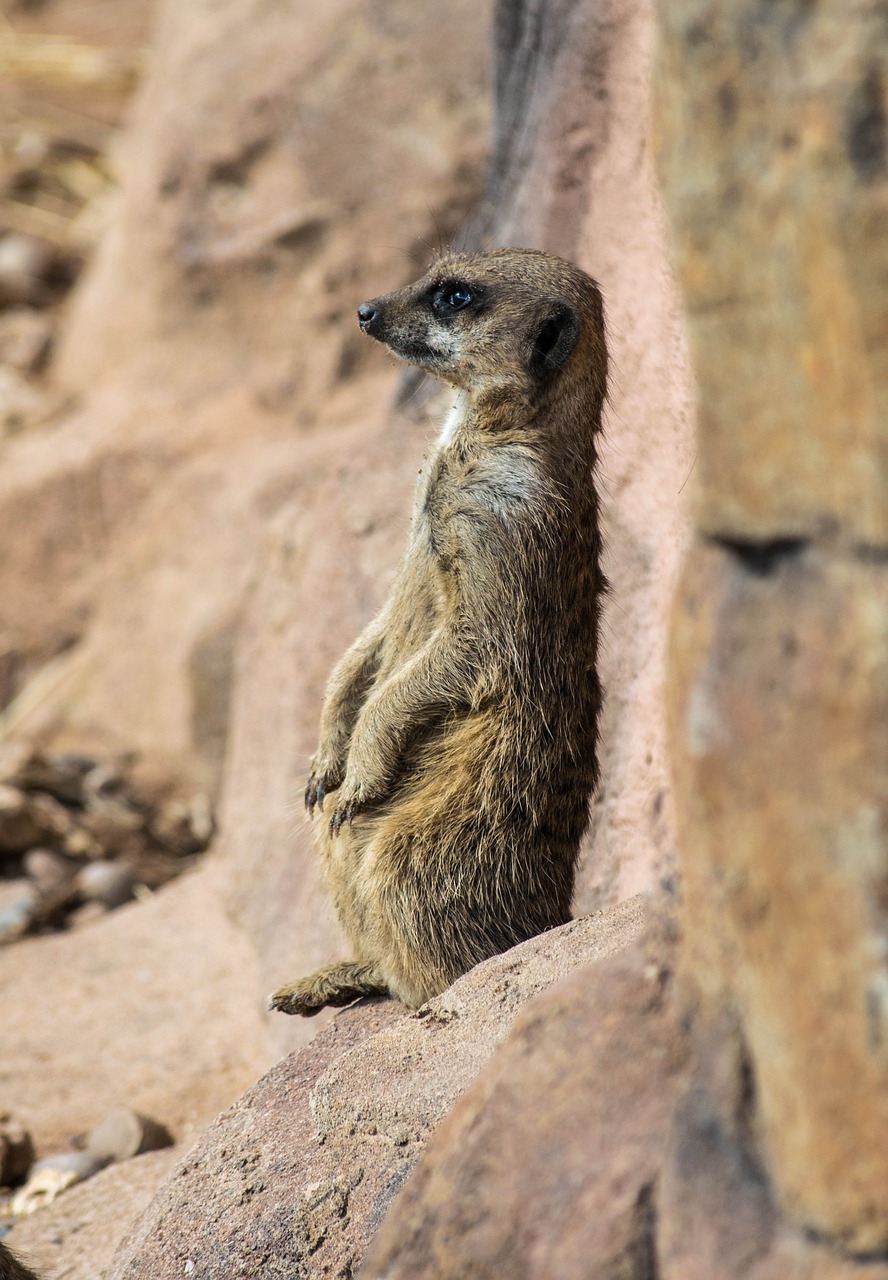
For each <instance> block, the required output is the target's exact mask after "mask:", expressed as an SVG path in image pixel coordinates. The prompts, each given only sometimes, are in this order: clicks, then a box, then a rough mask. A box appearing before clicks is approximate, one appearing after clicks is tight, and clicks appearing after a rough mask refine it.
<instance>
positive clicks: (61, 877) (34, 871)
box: [24, 848, 77, 893]
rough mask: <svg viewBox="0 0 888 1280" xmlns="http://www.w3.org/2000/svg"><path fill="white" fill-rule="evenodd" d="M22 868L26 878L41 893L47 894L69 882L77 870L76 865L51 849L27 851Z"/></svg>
mask: <svg viewBox="0 0 888 1280" xmlns="http://www.w3.org/2000/svg"><path fill="white" fill-rule="evenodd" d="M24 867H25V871H26V873H27V875H28V877H29V878H30V879H31V880H33V881H34V883H35V884H36V886H37V888H38V889H39V890H40V892H41V893H49V892H51V891H52V890H53V889H58V888H59V887H60V886H61V885H63V884H64V883H65V881H66V880H70V879H71V877H72V876H73V875H74V873H75V871H76V870H77V867H76V864H73V863H72V862H71V861H70V859H68V858H63V857H62V855H61V854H60V853H54V852H53V851H52V849H41V848H37V849H29V850H28V852H27V853H26V854H25V857H24Z"/></svg>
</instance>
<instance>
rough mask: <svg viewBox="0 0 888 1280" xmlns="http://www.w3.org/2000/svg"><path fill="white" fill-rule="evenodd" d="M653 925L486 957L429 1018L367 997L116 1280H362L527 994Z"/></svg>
mask: <svg viewBox="0 0 888 1280" xmlns="http://www.w3.org/2000/svg"><path fill="white" fill-rule="evenodd" d="M641 925H642V912H641V906H640V903H639V902H638V900H634V901H633V902H631V903H626V904H623V905H622V906H620V907H615V908H612V909H611V910H610V911H607V912H603V913H601V914H599V915H597V916H593V917H589V918H587V919H585V920H577V921H574V922H573V923H571V924H568V925H564V926H562V927H561V928H560V929H555V930H552V931H551V932H550V933H547V934H544V935H542V936H541V937H539V938H533V939H531V940H530V941H529V942H526V943H523V944H522V945H521V946H519V947H515V948H513V949H512V950H511V951H509V952H507V953H506V954H505V955H503V956H497V957H494V959H492V960H488V961H486V962H485V963H484V964H482V965H479V966H478V967H477V968H475V969H473V970H472V971H471V972H470V973H468V974H466V976H465V977H463V978H460V979H459V981H458V982H456V983H454V985H453V986H452V987H451V988H450V989H449V990H448V991H446V992H445V993H444V994H443V995H441V996H438V997H436V998H435V999H434V1000H431V1001H429V1002H428V1004H426V1005H424V1006H423V1007H422V1009H420V1010H419V1011H418V1012H417V1013H410V1012H408V1011H407V1010H406V1009H405V1008H404V1006H403V1005H399V1004H397V1003H396V1002H394V1001H382V1002H376V1003H372V1002H366V1001H365V1002H362V1004H361V1005H359V1006H357V1007H356V1008H354V1009H352V1010H348V1011H346V1012H345V1013H342V1014H340V1015H339V1016H338V1017H336V1018H335V1019H334V1021H333V1022H332V1023H331V1025H330V1026H329V1027H327V1028H326V1029H325V1030H324V1031H323V1032H322V1033H321V1035H320V1036H318V1037H317V1038H316V1039H315V1040H314V1041H313V1043H312V1044H311V1045H310V1046H308V1047H307V1048H305V1049H302V1050H300V1051H299V1052H297V1053H295V1054H293V1055H291V1056H290V1057H289V1058H286V1059H284V1060H283V1061H282V1062H280V1063H279V1064H278V1065H277V1066H276V1067H275V1068H274V1069H273V1070H272V1071H271V1072H270V1073H269V1074H268V1075H267V1076H265V1077H264V1078H263V1079H262V1080H260V1082H259V1083H258V1084H257V1085H256V1086H255V1088H254V1089H251V1090H250V1091H249V1092H248V1093H247V1094H246V1095H245V1096H244V1097H243V1098H242V1099H241V1101H240V1102H239V1103H238V1104H237V1105H236V1106H235V1107H233V1108H231V1109H230V1110H229V1111H228V1112H226V1113H224V1114H223V1115H222V1116H220V1117H219V1119H218V1120H217V1121H216V1123H215V1124H214V1125H213V1126H212V1127H211V1128H210V1129H209V1130H208V1131H207V1133H206V1134H205V1135H204V1137H203V1138H202V1139H201V1141H200V1142H199V1143H198V1145H197V1146H196V1148H195V1149H194V1150H193V1151H192V1152H191V1153H190V1154H189V1155H188V1156H187V1157H186V1158H185V1159H184V1160H183V1161H182V1163H181V1164H180V1165H179V1166H178V1168H177V1169H176V1170H174V1172H173V1173H172V1175H171V1176H170V1178H169V1180H168V1181H167V1183H166V1184H165V1186H164V1187H163V1189H162V1190H161V1192H160V1193H159V1194H158V1196H157V1198H156V1199H155V1201H154V1203H153V1204H152V1205H151V1207H150V1208H149V1210H148V1211H147V1212H146V1213H145V1214H144V1215H143V1217H142V1218H141V1220H140V1222H139V1223H138V1225H137V1227H136V1228H135V1230H134V1231H133V1233H132V1234H131V1236H130V1237H129V1239H128V1240H127V1241H126V1242H125V1243H124V1245H123V1246H122V1247H121V1249H120V1252H119V1253H118V1255H117V1258H116V1259H115V1262H114V1265H113V1267H112V1268H111V1272H110V1276H111V1277H112V1278H113V1280H136V1278H137V1277H144V1278H145V1280H147V1277H149V1276H150V1277H151V1278H152V1280H165V1278H166V1277H169V1278H170V1280H173V1277H178V1276H181V1275H182V1274H183V1273H184V1274H189V1273H190V1272H191V1271H194V1272H195V1273H196V1274H198V1275H200V1276H202V1277H205V1278H206V1280H228V1278H229V1277H230V1276H232V1275H241V1276H245V1277H246V1276H264V1277H274V1276H280V1277H284V1276H293V1275H311V1276H337V1277H342V1278H343V1280H344V1278H345V1277H347V1276H350V1275H353V1274H354V1273H355V1270H356V1269H357V1267H358V1265H359V1263H360V1261H361V1258H362V1256H363V1253H364V1251H365V1249H366V1247H367V1244H368V1243H369V1241H370V1239H371V1237H372V1235H373V1234H374V1232H375V1231H376V1229H377V1228H378V1226H379V1224H380V1222H381V1221H382V1219H383V1217H384V1215H385V1213H386V1211H387V1210H388V1208H389V1206H390V1205H391V1203H392V1200H393V1199H394V1197H395V1195H396V1193H397V1191H398V1190H399V1189H400V1187H401V1185H402V1184H403V1182H404V1180H405V1178H406V1177H407V1175H408V1174H409V1172H410V1170H411V1169H412V1168H413V1166H414V1164H415V1163H416V1160H417V1158H418V1156H419V1155H420V1153H421V1151H422V1150H423V1148H424V1146H425V1144H426V1142H427V1141H428V1138H429V1135H430V1133H431V1132H432V1131H433V1130H434V1129H435V1128H436V1126H437V1125H438V1123H439V1121H440V1120H441V1118H442V1117H443V1116H444V1115H446V1114H447V1112H448V1111H449V1110H450V1108H451V1107H452V1106H453V1103H454V1102H455V1101H456V1099H457V1098H458V1097H459V1095H460V1094H461V1093H462V1092H463V1091H464V1090H465V1089H466V1087H467V1086H468V1085H469V1083H470V1082H471V1081H472V1079H473V1078H474V1077H475V1076H476V1075H477V1074H478V1072H479V1071H480V1070H481V1068H482V1067H483V1066H484V1065H485V1063H486V1062H487V1061H488V1060H489V1059H490V1057H491V1055H492V1054H493V1052H494V1050H495V1048H496V1046H497V1044H499V1042H500V1041H501V1040H503V1038H504V1037H505V1036H506V1035H507V1034H508V1032H509V1030H510V1028H511V1027H512V1025H513V1023H514V1022H515V1019H516V1017H518V1015H519V1012H520V1010H521V1009H522V1007H523V1006H524V1005H525V1004H526V1002H527V1001H528V1000H529V999H530V997H531V996H533V995H534V994H535V993H537V992H539V991H541V990H543V989H545V988H546V987H547V986H549V985H550V984H551V983H553V982H555V981H557V979H559V978H562V977H564V976H565V975H566V974H568V973H570V971H571V970H572V969H575V968H577V967H578V966H581V965H584V964H585V965H589V964H590V963H592V962H593V961H598V960H604V959H606V958H607V957H608V956H610V955H612V954H615V953H618V952H620V951H622V950H623V949H625V948H626V947H627V946H629V945H631V943H632V942H633V941H634V939H636V938H637V937H638V934H639V931H640V928H641ZM573 1048H574V1051H575V1049H576V1042H574V1046H573ZM189 1263H191V1266H189V1265H188V1264H189Z"/></svg>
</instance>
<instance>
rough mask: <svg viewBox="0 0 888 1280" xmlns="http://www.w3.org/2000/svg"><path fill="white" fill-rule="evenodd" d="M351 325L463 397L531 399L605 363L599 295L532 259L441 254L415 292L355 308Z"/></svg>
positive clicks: (552, 261)
mask: <svg viewBox="0 0 888 1280" xmlns="http://www.w3.org/2000/svg"><path fill="white" fill-rule="evenodd" d="M358 320H359V322H360V325H361V329H362V330H363V331H364V333H368V334H370V336H371V337H373V338H376V339H377V340H378V341H380V342H383V343H385V344H386V346H388V347H389V348H390V350H391V351H392V352H394V354H395V355H396V356H398V357H400V359H402V360H405V361H406V362H407V363H408V364H413V365H417V366H418V367H419V368H421V369H425V370H427V371H428V372H429V373H431V374H434V375H435V376H436V377H438V378H441V379H443V380H444V381H445V382H449V383H451V384H453V385H454V386H457V387H462V388H465V389H466V390H468V391H470V392H478V391H484V390H485V389H487V388H494V387H496V388H501V389H503V388H512V389H514V390H516V391H517V390H519V388H520V389H521V390H523V391H525V392H527V391H532V390H533V389H534V388H539V387H542V386H545V385H547V384H550V383H551V382H552V380H553V379H554V378H555V377H556V376H557V375H558V373H559V372H560V371H561V370H563V369H565V368H566V367H567V366H568V365H571V366H572V365H575V364H579V363H580V362H584V363H585V364H586V365H588V364H589V362H590V361H592V362H593V363H594V364H596V366H597V365H602V362H603V360H604V332H603V319H602V304H601V295H600V292H599V290H598V286H597V285H596V284H595V282H594V281H593V280H592V279H590V277H589V276H587V275H586V274H585V272H583V271H581V270H580V269H579V268H578V267H575V266H574V265H573V264H572V263H570V262H565V261H564V260H562V259H561V258H554V257H552V256H551V255H549V254H546V253H540V252H538V251H536V250H531V249H497V250H493V251H492V252H489V253H481V254H476V255H471V256H470V255H465V254H448V255H446V256H445V257H442V258H440V259H439V260H438V261H437V262H435V263H434V264H433V265H432V266H431V267H430V268H429V270H428V271H427V272H426V274H425V275H424V276H423V277H422V279H421V280H417V281H416V283H415V284H412V285H408V286H407V287H406V288H404V289H399V290H397V291H396V292H394V293H387V294H384V295H383V296H382V297H379V298H374V299H372V300H371V301H370V302H364V303H362V304H361V306H360V307H358ZM602 367H603V365H602Z"/></svg>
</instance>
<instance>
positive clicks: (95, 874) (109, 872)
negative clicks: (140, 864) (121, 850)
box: [76, 862, 136, 911]
mask: <svg viewBox="0 0 888 1280" xmlns="http://www.w3.org/2000/svg"><path fill="white" fill-rule="evenodd" d="M135 879H136V878H135V876H134V875H133V873H132V871H131V870H130V868H129V867H127V866H124V865H123V863H120V862H90V863H88V864H87V866H85V867H81V869H80V871H78V873H77V881H76V884H77V888H78V889H79V890H80V892H81V893H82V894H83V896H84V898H86V899H87V901H88V902H101V904H102V905H103V906H104V907H107V908H108V909H109V911H110V910H113V909H114V908H115V907H119V906H122V905H123V903H124V902H128V901H129V900H130V898H131V897H132V896H133V885H134V884H135Z"/></svg>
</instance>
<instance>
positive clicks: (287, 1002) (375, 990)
mask: <svg viewBox="0 0 888 1280" xmlns="http://www.w3.org/2000/svg"><path fill="white" fill-rule="evenodd" d="M389 994H390V993H389V989H388V987H387V985H386V983H385V981H384V979H383V978H382V977H381V976H380V974H379V973H378V972H377V970H376V969H375V968H374V967H373V965H372V964H358V963H356V962H355V961H351V960H345V961H342V962H340V963H339V964H326V965H324V966H323V968H321V969H316V970H315V972H314V973H310V974H309V975H308V976H307V977H305V978H297V980H296V981H295V982H290V983H288V984H287V985H286V986H285V987H280V988H279V989H278V990H277V991H275V993H274V995H273V996H272V997H271V999H270V1001H269V1004H268V1007H269V1009H277V1010H279V1012H281V1013H298V1014H300V1015H301V1016H302V1017H303V1018H312V1017H314V1015H315V1014H316V1013H320V1011H321V1009H324V1008H326V1006H327V1005H332V1006H334V1007H335V1008H337V1009H339V1008H342V1006H343V1005H346V1004H351V1002H352V1000H358V999H359V998H360V997H361V996H387V995H389Z"/></svg>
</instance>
